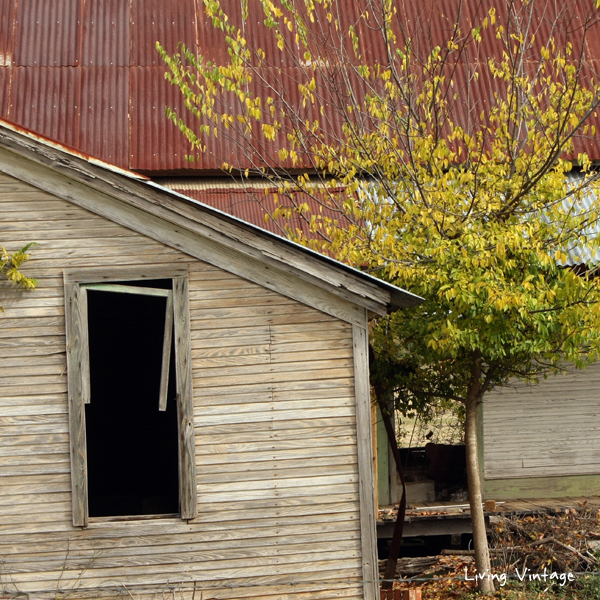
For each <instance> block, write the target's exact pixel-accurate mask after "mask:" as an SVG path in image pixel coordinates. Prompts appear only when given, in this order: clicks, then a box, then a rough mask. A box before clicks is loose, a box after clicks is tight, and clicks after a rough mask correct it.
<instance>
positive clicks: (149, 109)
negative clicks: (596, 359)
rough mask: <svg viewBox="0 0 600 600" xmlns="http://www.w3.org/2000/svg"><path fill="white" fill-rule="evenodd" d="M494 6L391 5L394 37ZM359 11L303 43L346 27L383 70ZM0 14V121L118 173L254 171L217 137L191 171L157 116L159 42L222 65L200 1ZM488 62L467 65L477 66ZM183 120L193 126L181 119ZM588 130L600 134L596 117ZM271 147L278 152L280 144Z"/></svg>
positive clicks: (235, 10)
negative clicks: (224, 167)
mask: <svg viewBox="0 0 600 600" xmlns="http://www.w3.org/2000/svg"><path fill="white" fill-rule="evenodd" d="M250 4H251V7H250V11H249V18H248V20H247V21H246V23H245V24H244V29H245V33H246V34H247V35H248V38H249V39H250V40H258V41H259V42H260V45H261V46H263V47H264V49H265V52H266V53H267V56H268V57H271V58H272V59H273V61H274V62H275V64H276V66H277V67H279V68H281V72H277V71H271V72H270V73H269V74H268V76H269V77H270V80H271V82H272V84H273V85H278V86H280V87H282V86H283V87H285V88H286V89H287V90H288V91H289V94H290V99H291V101H292V102H296V103H299V102H300V94H299V93H298V90H297V73H296V72H295V71H294V67H293V66H292V61H291V60H290V59H289V58H286V56H285V55H283V56H282V55H281V54H280V53H279V51H278V50H277V48H276V45H275V42H274V40H273V39H272V37H271V36H268V35H265V31H264V27H263V26H262V24H261V22H262V18H261V17H260V16H259V15H260V14H261V13H260V12H259V10H260V9H257V7H256V6H254V7H253V6H252V0H251V2H250ZM223 5H224V7H225V8H226V10H228V11H230V13H231V21H232V22H241V15H240V6H241V3H240V2H238V1H233V0H230V1H229V2H225V3H223ZM492 5H494V6H496V8H497V10H498V20H499V21H501V20H502V19H504V18H505V12H506V11H505V8H504V7H505V3H501V4H500V5H498V4H495V3H492V2H491V0H489V1H487V0H486V1H485V2H481V1H480V0H466V1H463V2H460V0H422V1H420V2H414V1H413V0H396V6H397V8H398V15H397V17H396V21H395V23H394V28H395V29H396V31H397V32H399V34H400V35H401V36H404V37H411V39H413V42H414V47H415V48H416V49H417V50H418V49H419V48H420V49H422V50H423V51H424V49H425V48H431V46H432V44H435V43H439V42H441V41H442V40H443V38H444V37H445V36H446V35H447V34H448V32H449V31H450V30H451V28H452V26H453V24H454V21H455V18H456V15H457V12H458V7H459V6H461V7H462V11H463V12H462V17H461V20H462V23H463V29H464V30H465V31H468V30H470V28H471V27H472V26H473V24H475V23H477V22H479V20H480V19H481V18H482V17H483V16H484V14H485V13H486V12H487V10H488V9H489V7H490V6H492ZM587 5H588V2H585V1H584V0H575V1H574V2H572V3H571V4H570V5H569V10H568V11H566V12H565V13H564V14H563V16H561V19H562V21H561V23H562V25H561V26H560V27H559V28H558V30H559V33H560V29H561V27H562V28H563V29H564V30H565V31H567V30H569V31H570V33H571V34H572V35H575V36H577V35H578V33H577V28H578V27H580V26H581V24H582V22H583V21H584V16H585V14H586V12H585V11H586V10H587V8H586V7H587ZM514 6H521V5H514ZM537 6H540V7H542V8H541V9H540V10H539V11H538V12H536V13H535V14H534V19H533V21H532V23H533V27H534V29H533V30H532V32H536V33H537V36H538V37H537V39H538V40H542V39H543V38H544V36H547V35H549V32H550V24H551V22H552V19H553V16H554V15H553V11H554V8H553V6H554V5H553V4H552V3H551V2H547V3H546V2H539V1H538V2H537ZM362 8H364V0H356V1H353V2H342V1H341V0H338V2H336V3H334V4H333V13H334V14H333V16H334V21H333V22H332V23H329V22H327V21H326V20H325V19H324V18H321V19H319V22H318V23H317V24H316V25H315V29H314V38H313V40H312V43H313V44H314V45H319V43H320V40H321V41H322V40H324V39H327V37H328V36H330V37H331V36H333V35H334V30H335V19H338V20H339V21H340V23H341V27H342V28H347V27H348V26H349V25H356V27H357V30H358V31H359V32H360V34H361V50H362V52H363V54H364V56H365V57H366V58H367V59H368V60H369V61H372V62H378V61H379V62H385V56H383V51H382V48H381V41H380V39H379V36H378V34H377V32H376V31H375V30H374V29H372V28H369V27H368V26H366V25H365V24H364V23H363V22H362V21H361V19H360V13H361V10H362ZM0 10H1V15H0V17H1V18H0V116H2V117H4V118H7V119H8V120H9V121H11V122H13V123H16V124H19V125H21V126H24V127H27V128H29V129H32V130H34V131H38V132H39V133H41V134H44V135H47V136H50V137H53V138H55V139H56V140H57V141H59V142H61V143H63V144H67V145H70V146H73V147H75V148H78V149H80V150H81V151H83V152H85V153H91V154H96V153H97V155H98V156H99V157H100V158H102V159H103V160H107V161H111V162H114V164H115V165H117V166H120V167H123V168H130V169H136V170H140V171H142V172H145V173H149V174H162V175H166V174H185V173H186V172H187V173H202V174H206V172H207V171H212V172H213V173H216V172H217V171H218V169H219V168H220V166H221V164H222V163H223V162H224V161H227V162H229V163H233V164H238V165H239V166H240V167H252V166H253V164H252V163H253V162H254V163H255V164H254V166H260V159H259V157H258V154H257V153H256V152H254V153H253V154H252V156H251V157H250V158H247V157H245V156H244V153H242V152H240V151H239V144H244V143H245V142H244V140H243V139H242V138H240V137H237V138H234V139H227V137H226V136H221V137H219V138H217V139H214V138H211V139H210V140H209V142H208V145H209V151H208V152H207V153H206V154H204V155H200V156H199V157H198V159H197V160H196V161H195V162H193V163H190V162H187V161H186V160H185V159H184V156H185V155H186V154H188V153H189V144H188V142H187V140H186V139H185V137H184V136H183V135H182V134H181V133H180V132H179V131H178V129H177V127H176V126H175V125H174V124H173V123H172V122H170V121H167V120H166V118H165V115H164V107H165V105H169V106H172V107H174V108H178V107H181V104H182V99H181V96H180V94H179V92H178V90H177V88H175V87H173V86H170V85H169V84H168V83H167V82H166V81H165V80H164V79H163V75H164V68H163V67H162V65H161V64H160V59H159V57H158V54H157V53H156V50H155V43H156V41H157V40H160V41H161V42H162V43H163V45H165V47H166V48H167V50H168V51H170V52H173V51H176V49H177V44H178V42H180V41H183V42H185V43H186V44H187V45H188V46H189V47H190V48H192V49H194V50H196V49H197V50H198V51H199V52H201V53H203V54H205V55H206V56H208V57H210V58H217V59H220V60H223V59H225V60H226V59H227V54H226V47H225V45H224V43H223V39H222V35H221V32H217V31H215V30H214V28H213V27H212V24H211V22H210V20H209V19H208V18H207V17H206V15H205V14H204V11H203V2H201V1H199V0H52V1H51V2H50V1H48V0H27V1H25V0H21V1H18V0H0ZM318 10H320V9H318ZM536 10H537V9H536ZM503 11H504V12H503ZM598 29H600V26H598ZM482 36H483V38H484V43H483V45H482V46H481V48H485V49H486V50H485V51H486V53H487V55H489V54H494V53H495V52H498V51H499V48H500V47H499V43H498V42H497V40H496V39H495V37H494V35H493V34H492V32H491V30H489V29H488V30H483V31H482ZM599 40H600V35H597V34H594V35H588V37H587V40H586V49H587V50H588V51H589V52H591V55H592V56H593V57H597V59H598V60H600V41H599ZM286 41H287V42H288V43H290V44H291V46H290V51H291V52H295V51H296V50H295V42H294V40H293V35H292V34H290V35H289V36H288V37H286ZM341 43H349V41H348V40H347V39H346V40H345V41H342V42H341ZM575 48H576V49H577V45H575ZM487 55H486V56H479V57H477V56H472V57H471V59H473V60H476V59H477V58H479V59H480V60H481V61H482V62H485V59H486V58H487ZM335 62H336V59H335V57H333V58H332V61H331V64H330V65H328V68H329V69H330V70H332V69H335ZM3 65H4V66H3ZM596 66H598V64H597V63H596V62H595V61H593V62H591V63H590V64H589V65H588V67H589V71H590V72H596V73H598V72H600V71H599V69H596V68H595V67H596ZM5 69H6V70H5ZM456 77H457V81H456V89H462V90H464V89H467V83H468V77H467V75H466V71H465V72H464V73H463V72H457V75H456ZM484 79H485V77H484V76H482V77H480V80H479V82H471V84H470V85H471V90H472V91H473V92H475V93H476V94H477V97H478V98H479V99H480V103H481V104H485V103H486V102H487V101H488V99H489V94H490V92H489V89H486V87H485V86H484V84H483V82H484ZM255 85H257V86H258V85H259V84H258V82H255ZM9 90H10V102H8V101H7V98H8V93H9ZM331 92H332V90H329V91H328V90H323V88H321V93H323V95H324V97H323V98H322V102H321V104H322V105H323V108H324V112H323V115H319V117H320V119H321V120H322V122H327V126H328V127H330V128H331V129H332V130H334V131H335V130H339V125H340V120H339V117H338V116H337V113H336V109H335V100H334V98H333V95H334V94H332V93H331ZM328 95H329V97H328ZM465 108H466V107H465V106H464V105H463V106H462V107H461V106H460V105H459V106H457V107H456V110H457V114H458V115H460V118H467V116H468V115H467V114H466V111H465ZM478 109H479V107H478ZM311 110H312V109H311ZM478 112H479V110H478ZM307 113H310V111H309V110H307ZM316 114H317V113H316V112H313V113H312V115H313V116H316ZM471 114H475V111H471ZM185 118H186V119H190V122H193V118H191V117H189V116H188V115H187V114H186V115H185ZM596 121H597V125H598V127H597V128H598V130H600V119H596ZM280 138H281V141H282V142H283V141H284V139H283V134H281V135H280ZM277 141H279V140H277ZM277 141H276V143H275V144H274V145H273V146H272V147H271V148H267V150H268V152H269V153H270V155H271V159H270V162H271V163H272V164H277V165H279V166H288V167H290V166H292V165H291V163H288V164H286V165H282V164H281V163H280V161H279V159H278V157H277V155H276V150H277ZM584 149H585V150H588V151H589V152H590V153H591V155H592V156H593V158H596V159H600V146H599V145H598V143H597V141H596V138H595V137H594V138H593V139H592V138H591V137H590V138H586V139H581V140H579V142H578V147H577V151H580V150H584ZM256 162H258V163H259V164H258V165H256Z"/></svg>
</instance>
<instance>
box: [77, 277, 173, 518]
mask: <svg viewBox="0 0 600 600" xmlns="http://www.w3.org/2000/svg"><path fill="white" fill-rule="evenodd" d="M122 284H123V285H127V286H132V285H137V286H142V287H154V288H161V289H171V280H158V281H151V282H150V281H143V282H137V281H136V282H129V281H127V282H122ZM165 310H166V299H165V298H164V297H156V296H147V295H139V294H128V293H114V292H107V291H98V290H94V289H88V328H89V350H90V387H91V394H90V395H91V401H90V404H87V405H86V407H85V419H86V437H87V468H88V504H89V516H90V517H110V516H135V515H154V514H177V513H179V469H178V433H177V406H176V385H175V356H174V344H171V361H170V370H169V382H168V393H167V409H166V411H164V412H162V411H159V409H158V408H159V393H160V379H161V364H162V355H163V343H164V331H165Z"/></svg>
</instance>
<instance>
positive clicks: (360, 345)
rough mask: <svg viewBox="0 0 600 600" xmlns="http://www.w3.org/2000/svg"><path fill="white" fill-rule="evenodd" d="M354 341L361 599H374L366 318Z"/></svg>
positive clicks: (374, 540) (354, 333) (354, 331)
mask: <svg viewBox="0 0 600 600" xmlns="http://www.w3.org/2000/svg"><path fill="white" fill-rule="evenodd" d="M352 337H353V341H354V344H353V345H354V390H355V395H356V432H357V438H358V442H357V451H358V472H359V490H358V491H359V497H360V531H361V544H362V545H361V547H362V570H363V582H364V599H365V600H377V598H378V583H377V582H378V581H379V573H378V570H377V565H378V563H377V533H376V518H377V517H376V511H375V481H374V476H373V454H372V449H373V442H372V439H371V393H370V387H369V337H368V333H367V316H366V314H365V317H364V322H363V327H358V326H356V325H353V326H352Z"/></svg>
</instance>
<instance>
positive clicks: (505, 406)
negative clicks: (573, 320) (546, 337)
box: [483, 364, 600, 493]
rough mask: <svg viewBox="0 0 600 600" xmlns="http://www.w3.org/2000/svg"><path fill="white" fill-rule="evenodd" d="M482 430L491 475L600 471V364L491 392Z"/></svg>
mask: <svg viewBox="0 0 600 600" xmlns="http://www.w3.org/2000/svg"><path fill="white" fill-rule="evenodd" d="M483 431H484V455H485V478H486V480H502V479H513V478H531V477H550V478H556V477H559V476H575V475H600V435H599V433H600V364H595V365H592V366H590V367H588V368H587V370H585V371H575V370H573V371H572V372H570V373H568V374H561V375H557V376H552V377H549V378H548V379H545V380H542V381H541V382H540V383H539V384H537V385H530V386H525V385H523V384H521V385H519V386H516V387H513V388H506V389H503V390H500V391H494V392H492V393H491V394H488V395H487V396H486V397H485V398H484V405H483ZM499 485H501V484H500V483H499V482H498V481H495V483H494V485H493V489H494V490H495V491H498V490H499ZM524 485H526V484H524ZM521 487H522V486H521ZM597 492H598V490H597ZM547 493H551V490H547Z"/></svg>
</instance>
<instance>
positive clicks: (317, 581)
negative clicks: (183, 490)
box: [0, 175, 362, 599]
mask: <svg viewBox="0 0 600 600" xmlns="http://www.w3.org/2000/svg"><path fill="white" fill-rule="evenodd" d="M31 241H35V242H36V243H37V246H36V247H35V248H34V249H32V260H31V261H30V262H29V263H27V265H26V268H25V269H24V271H25V272H26V273H27V274H29V275H30V276H33V277H36V278H37V279H38V280H39V285H38V288H37V289H36V290H35V291H34V292H23V291H20V290H16V289H14V288H11V287H10V286H9V285H8V284H6V283H2V284H0V304H2V305H3V306H4V309H5V312H4V313H3V314H0V566H1V568H0V589H1V588H5V589H8V590H11V589H12V590H15V589H18V590H19V591H21V592H25V593H29V594H31V596H32V597H36V598H42V597H46V596H47V597H49V598H54V597H55V596H56V595H57V592H60V591H63V590H72V589H74V588H77V589H78V590H79V592H77V593H75V595H73V594H72V593H71V594H69V597H72V598H75V597H78V595H85V597H87V598H95V597H105V596H109V597H116V596H118V595H122V596H124V597H128V598H129V597H131V596H130V594H131V595H132V596H133V597H134V598H137V597H141V596H144V595H145V594H150V595H153V594H155V593H157V594H158V595H157V596H156V597H160V598H162V597H169V598H170V597H175V596H176V597H177V598H179V597H180V595H179V594H180V592H181V594H182V596H181V597H189V598H192V597H195V598H196V599H197V598H200V597H202V598H204V599H208V598H243V597H248V598H256V597H266V598H268V597H269V596H271V595H273V596H275V595H277V597H278V598H282V599H283V598H290V599H292V598H294V599H295V598H298V599H300V598H311V599H312V598H330V597H333V596H335V597H336V598H359V597H362V584H361V582H360V577H361V550H360V525H359V502H358V472H357V447H356V425H355V395H354V379H353V349H352V326H351V325H350V324H347V323H345V322H342V321H339V320H337V319H335V318H333V317H330V316H328V315H326V314H324V313H321V312H319V311H317V310H315V309H312V308H309V307H307V306H304V305H302V304H300V303H298V302H296V301H294V300H291V299H288V298H286V297H284V296H282V295H279V294H277V293H275V292H272V291H270V290H267V289H264V288H262V287H261V286H259V285H256V284H254V283H250V282H248V281H246V280H244V279H241V278H239V277H237V276H234V275H231V274H229V273H227V272H225V271H223V270H220V269H218V268H214V267H212V266H210V265H208V264H206V263H202V262H200V261H197V260H196V259H194V258H192V257H189V256H187V255H185V254H183V253H181V252H179V251H176V250H173V249H171V248H168V247H166V246H164V245H162V244H160V243H158V242H155V241H153V240H151V239H148V238H145V237H144V236H141V235H139V234H137V233H135V232H133V231H130V230H127V229H125V228H124V227H121V226H119V225H116V224H113V223H111V222H109V221H107V220H105V219H103V218H101V217H98V216H96V215H93V214H91V213H89V212H87V211H85V210H83V209H81V208H79V207H76V206H74V205H71V204H69V203H68V202H65V201H63V200H60V199H58V198H55V197H53V196H51V195H49V194H47V193H45V192H42V191H39V190H37V189H35V188H33V187H31V186H28V185H27V184H24V183H22V182H20V181H17V180H15V179H12V178H10V177H7V176H4V175H2V176H0V244H2V245H5V246H6V248H7V249H8V250H16V249H18V248H20V247H22V246H23V245H24V244H26V243H28V242H31ZM147 264H153V265H158V264H179V265H182V264H187V265H188V267H189V277H190V310H191V337H192V357H193V376H194V418H195V429H196V462H197V477H198V501H199V510H198V517H197V518H196V519H193V520H192V521H189V522H185V521H182V520H180V519H156V520H140V519H138V520H129V521H122V522H91V523H90V526H89V527H88V528H87V529H79V528H75V527H73V526H72V524H71V518H72V517H71V492H70V462H69V439H68V413H67V375H66V359H65V329H64V296H63V277H62V270H63V269H64V268H83V267H92V266H101V267H104V268H106V267H107V266H111V265H122V266H127V265H129V266H131V267H135V266H140V267H142V266H143V265H147ZM182 582H183V583H182ZM193 582H196V583H193ZM290 582H293V583H295V584H296V585H290ZM194 587H196V591H195V592H194ZM100 588H102V589H103V590H104V591H100ZM208 588H210V589H211V590H212V591H210V592H208V593H207V592H205V593H204V595H203V596H201V595H200V591H201V590H203V589H208ZM86 590H87V591H86ZM163 592H164V593H165V594H166V595H165V596H163ZM59 596H60V594H59Z"/></svg>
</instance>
